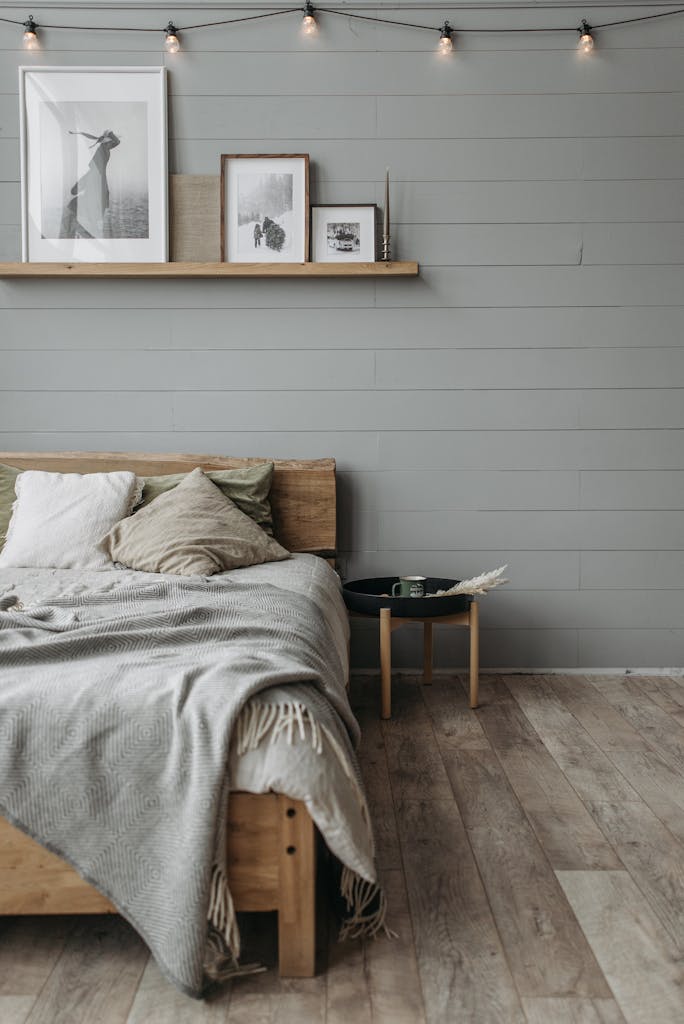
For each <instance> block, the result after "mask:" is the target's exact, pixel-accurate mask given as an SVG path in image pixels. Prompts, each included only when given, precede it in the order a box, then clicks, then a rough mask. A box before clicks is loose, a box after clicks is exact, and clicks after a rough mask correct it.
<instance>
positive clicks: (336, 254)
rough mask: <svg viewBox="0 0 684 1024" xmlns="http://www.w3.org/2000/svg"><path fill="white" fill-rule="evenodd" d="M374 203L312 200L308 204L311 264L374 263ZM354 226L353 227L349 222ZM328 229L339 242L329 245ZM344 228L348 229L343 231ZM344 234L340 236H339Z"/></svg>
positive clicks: (375, 220) (376, 211)
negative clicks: (309, 212)
mask: <svg viewBox="0 0 684 1024" xmlns="http://www.w3.org/2000/svg"><path fill="white" fill-rule="evenodd" d="M377 220H378V206H377V204H376V203H354V204H349V203H314V204H312V206H311V262H312V263H375V261H376V259H377ZM354 224H355V225H357V230H354V229H353V228H352V225H354ZM330 228H334V229H339V230H335V231H334V235H335V236H336V237H337V236H340V244H336V245H335V246H334V248H333V247H331V237H330ZM345 229H348V230H345ZM341 236H344V237H341Z"/></svg>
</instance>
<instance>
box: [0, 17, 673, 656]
mask: <svg viewBox="0 0 684 1024" xmlns="http://www.w3.org/2000/svg"><path fill="white" fill-rule="evenodd" d="M33 13H34V16H35V17H36V20H37V21H38V22H40V21H41V20H47V21H49V20H53V21H54V20H55V13H54V12H52V17H51V18H49V17H48V15H49V14H50V13H51V12H50V6H49V5H44V6H43V7H42V8H39V9H36V10H34V12H33ZM629 13H635V11H634V9H631V10H630V12H629ZM167 14H168V12H164V13H162V14H160V12H159V10H156V11H154V10H151V11H145V9H144V5H142V4H141V5H140V11H132V12H127V13H126V14H125V15H121V14H116V15H115V14H114V13H112V12H111V11H110V12H105V11H101V12H95V13H88V16H87V17H88V19H89V20H91V21H93V20H94V22H95V23H98V24H112V22H113V21H116V19H117V18H121V19H122V23H129V24H130V23H133V22H136V23H139V24H141V25H149V24H154V23H155V21H159V22H160V23H161V22H164V21H165V18H166V16H167ZM173 14H174V16H175V17H177V20H178V23H179V24H181V25H182V23H183V21H184V20H186V21H187V20H188V17H189V12H183V11H182V10H180V9H174V12H173ZM609 14H610V17H614V16H615V13H614V12H608V13H606V12H605V11H604V12H603V13H602V12H600V11H598V10H591V9H587V8H582V9H581V10H579V9H575V8H568V9H566V10H564V11H547V12H542V11H538V12H534V13H532V12H529V13H526V12H510V13H508V14H505V13H504V14H496V13H490V12H480V13H477V12H473V13H468V14H463V15H462V16H461V18H460V24H462V25H465V26H468V25H474V24H478V25H487V26H489V27H496V26H500V25H502V24H503V23H508V24H516V25H517V26H519V27H524V26H525V25H528V26H531V25H540V24H545V25H549V26H551V25H554V24H561V23H563V24H565V23H569V24H574V23H575V22H578V21H579V18H580V17H581V16H585V17H587V18H588V19H589V21H600V20H602V17H603V18H605V19H608V16H609ZM196 15H197V11H196V10H195V11H194V13H193V18H194V19H196ZM444 16H445V12H444V11H430V8H429V6H428V5H426V6H425V11H424V12H416V11H414V12H412V18H414V19H416V20H425V21H426V22H427V23H434V24H438V23H439V22H440V21H442V20H443V18H444ZM70 18H71V19H72V20H73V21H79V20H80V21H84V20H85V17H84V15H83V14H78V12H71V13H70V14H69V15H67V14H60V15H59V18H58V19H57V20H62V21H68V20H69V19H70ZM409 20H410V19H409ZM453 21H454V22H458V21H459V19H457V18H456V17H454V18H453ZM297 22H298V17H297V16H296V15H293V16H285V17H283V18H282V19H276V20H274V21H272V22H267V23H259V24H257V25H245V26H242V27H240V28H236V29H233V30H231V31H228V30H217V31H215V32H209V31H206V32H198V33H196V34H194V35H193V36H191V37H186V38H185V39H184V44H185V48H184V51H183V52H182V53H180V54H178V55H177V56H176V57H167V56H165V55H163V54H162V52H161V50H160V49H159V48H158V42H159V41H158V40H157V38H156V37H154V36H148V35H141V36H135V35H132V34H129V33H117V32H107V33H104V32H102V33H101V32H93V33H84V34H69V33H68V32H56V31H51V32H45V33H44V42H45V49H44V51H43V53H41V54H37V55H30V54H25V53H23V52H22V51H20V50H19V49H18V47H17V41H18V33H17V31H16V30H15V29H13V28H11V27H9V26H6V25H2V26H0V47H1V48H2V49H1V50H0V256H1V257H2V258H5V259H14V258H17V257H18V254H19V227H18V223H19V186H18V167H19V155H18V153H19V151H18V138H17V136H18V108H17V77H16V67H17V65H18V64H20V63H25V64H30V63H50V64H110V65H118V64H123V65H130V64H159V63H162V62H165V63H166V64H167V66H168V67H169V69H170V72H171V74H170V126H169V131H170V144H169V153H170V170H171V171H172V172H175V173H188V174H193V173H194V174H212V173H217V171H218V154H219V153H221V152H222V151H228V152H231V151H237V152H269V151H270V152H279V151H280V152H301V151H308V152H309V153H310V154H311V158H312V162H313V165H312V183H313V199H314V201H320V202H331V201H340V202H346V201H349V202H353V201H358V202H367V201H369V200H373V199H376V200H378V201H380V199H381V196H382V177H383V174H384V169H385V166H386V165H389V166H390V167H391V170H392V175H393V180H394V184H393V214H394V218H395V227H394V245H395V253H396V255H397V256H399V257H404V258H414V259H418V260H419V261H420V263H421V265H422V274H421V278H420V279H419V280H417V281H403V282H401V281H380V282H377V283H375V282H373V281H359V282H353V281H318V282H301V281H295V282H276V281H248V282H239V283H238V282H235V283H230V282H206V281H205V282H200V281H189V282H185V283H184V282H176V283H162V282H153V283H147V282H128V283H126V282H116V281H110V282H94V281H93V282H83V283H79V282H76V281H74V282H43V283H33V284H30V285H29V284H27V283H9V282H1V283H0V316H1V318H2V319H1V321H0V325H1V326H0V387H1V389H2V390H1V392H0V447H2V448H6V449H13V448H29V449H33V448H49V449H59V448H95V449H98V448H101V449H112V448H113V449H128V450H130V449H147V450H151V451H196V452H216V453H226V454H227V453H230V454H244V455H263V456H268V455H273V456H282V457H287V456H299V457H317V456H326V455H333V456H335V457H336V458H337V460H338V465H339V469H340V484H341V488H340V490H341V497H340V522H341V537H342V547H343V549H344V565H345V567H346V570H347V572H348V574H350V575H354V576H356V575H361V574H374V573H391V572H409V571H413V572H424V573H435V574H449V575H452V574H453V575H461V576H462V575H469V574H471V573H474V572H477V571H480V570H482V569H485V568H490V567H494V566H496V565H499V564H501V563H502V562H508V563H509V566H510V576H511V578H512V583H511V584H510V586H509V587H508V588H506V589H504V590H502V591H499V592H497V593H495V594H493V595H491V596H490V597H489V598H487V599H486V601H485V602H484V604H483V609H482V620H483V626H484V630H483V661H484V663H485V664H487V665H492V666H530V667H542V666H558V667H578V666H677V665H682V664H683V663H684V588H683V586H682V581H683V580H684V515H683V513H682V509H683V508H684V403H682V400H681V399H682V390H681V388H682V385H683V384H684V347H683V339H684V273H683V264H684V102H683V100H684V96H683V92H684V18H679V19H671V20H666V21H662V22H660V21H657V20H656V21H652V22H647V23H645V24H643V25H640V26H636V27H624V28H618V29H614V30H612V31H611V32H610V33H605V34H604V35H602V36H599V38H598V48H597V51H596V52H595V54H594V55H593V56H592V57H591V59H589V60H586V59H584V60H582V59H580V58H578V56H577V55H576V53H575V52H574V49H573V40H572V39H569V38H568V37H563V36H558V35H554V34H549V35H546V34H544V35H531V36H527V35H525V34H523V33H521V34H514V35H505V34H498V33H495V34H488V35H466V36H463V37H461V38H460V39H459V40H458V53H457V54H455V55H454V57H453V58H452V59H451V60H447V61H444V60H440V59H438V58H437V57H435V55H434V53H433V51H432V49H431V48H432V46H433V43H434V40H433V38H432V37H431V36H430V35H425V36H424V35H422V34H421V33H417V32H411V31H408V30H407V31H404V30H401V29H399V28H391V27H389V28H379V27H378V26H374V25H372V24H369V23H363V22H355V23H349V22H348V21H347V20H346V19H345V18H340V17H328V18H326V19H325V20H324V26H323V30H322V32H321V33H320V35H319V36H318V38H317V39H315V40H306V41H304V40H302V39H301V37H300V36H299V34H298V25H297ZM160 39H161V36H160ZM151 45H152V46H153V47H154V48H153V49H150V46H151ZM463 640H464V638H463V637H461V636H459V635H458V634H457V633H456V632H455V631H449V630H443V631H438V638H437V647H438V657H439V659H440V661H441V662H442V663H443V664H446V663H453V662H457V663H458V662H460V663H462V662H463V660H464V643H463ZM394 643H395V651H396V660H397V662H398V663H402V662H403V663H404V664H410V663H411V662H412V661H415V660H416V659H417V657H418V652H419V637H418V636H417V635H416V633H415V632H413V631H402V632H401V633H399V634H397V635H396V636H395V641H394ZM354 657H355V660H356V662H357V664H364V665H369V664H373V663H375V662H376V660H377V651H376V637H375V632H374V630H373V629H372V628H371V627H370V626H367V625H365V624H364V626H363V627H362V628H360V629H359V630H358V631H357V632H356V635H355V640H354Z"/></svg>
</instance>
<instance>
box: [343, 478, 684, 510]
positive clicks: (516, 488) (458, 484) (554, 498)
mask: <svg viewBox="0 0 684 1024" xmlns="http://www.w3.org/2000/svg"><path fill="white" fill-rule="evenodd" d="M374 476H375V492H376V493H375V496H374V497H375V503H374V504H373V505H367V504H365V505H364V504H362V505H361V507H373V508H377V509H380V510H385V509H397V510H402V511H405V510H412V511H421V510H426V511H435V510H438V509H513V508H520V509H541V508H577V507H578V499H579V473H575V472H571V471H567V470H566V471H564V472H544V471H542V472H524V471H521V470H500V471H492V470H466V471H463V470H459V471H452V472H436V471H435V470H415V469H414V470H395V471H381V472H379V473H377V474H374ZM683 476H684V474H683ZM352 487H353V481H352ZM354 500H355V503H356V504H358V503H359V499H358V498H356V496H355V497H354ZM360 500H361V502H363V498H361V499H360Z"/></svg>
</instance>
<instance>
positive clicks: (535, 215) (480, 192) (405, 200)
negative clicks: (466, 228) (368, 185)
mask: <svg viewBox="0 0 684 1024" xmlns="http://www.w3.org/2000/svg"><path fill="white" fill-rule="evenodd" d="M541 169H542V168H541V167H540V171H541ZM449 177H450V175H448V169H446V168H445V179H446V180H443V181H421V180H420V179H419V180H414V181H397V182H395V184H394V187H393V189H392V197H391V198H392V217H393V219H394V221H395V224H400V225H404V224H436V225H441V224H444V223H445V222H446V223H450V224H459V225H460V224H467V223H471V224H485V223H493V224H509V223H513V224H535V223H536V224H538V223H550V224H560V223H570V224H578V223H583V224H591V223H592V222H593V221H600V222H601V223H602V224H610V223H612V222H632V221H635V220H637V219H638V220H640V221H647V222H648V221H654V222H661V221H662V222H663V223H670V222H671V221H673V220H684V188H683V187H682V183H681V181H680V180H667V179H665V180H661V181H657V182H656V181H629V180H628V181H544V180H539V181H534V180H531V181H451V180H448V178H449ZM540 177H542V178H543V174H540ZM381 185H382V183H381V182H380V180H378V181H377V182H376V185H375V188H376V197H377V200H378V202H380V201H381V199H382V194H383V193H382V191H381ZM636 211H638V216H637V213H636Z"/></svg>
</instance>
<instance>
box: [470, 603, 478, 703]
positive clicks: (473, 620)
mask: <svg viewBox="0 0 684 1024" xmlns="http://www.w3.org/2000/svg"><path fill="white" fill-rule="evenodd" d="M469 617H470V706H471V708H476V707H477V700H478V687H479V683H480V629H479V626H480V614H479V610H478V607H477V601H471V603H470V616H469Z"/></svg>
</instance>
